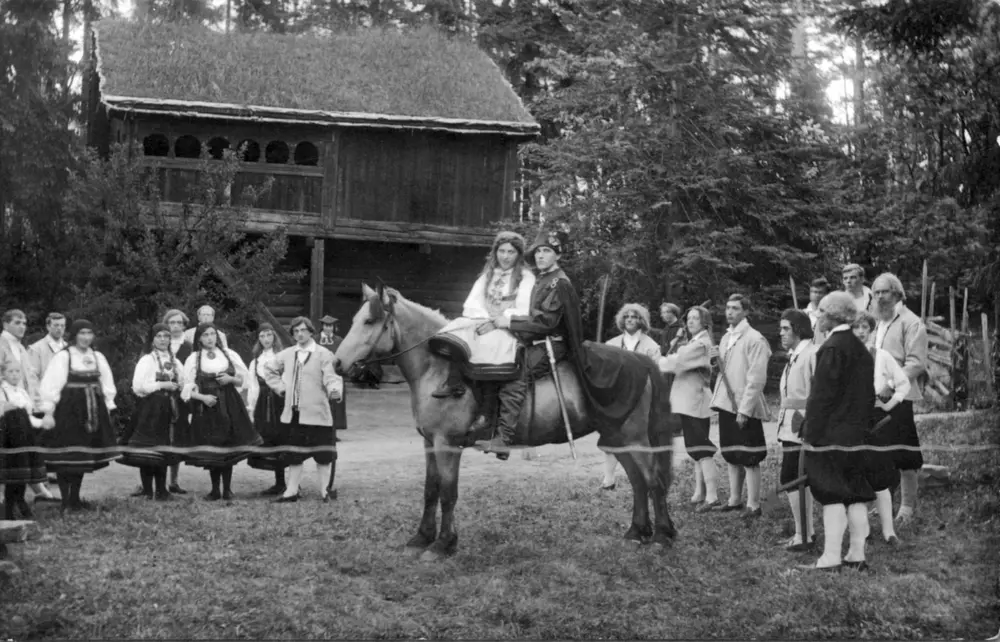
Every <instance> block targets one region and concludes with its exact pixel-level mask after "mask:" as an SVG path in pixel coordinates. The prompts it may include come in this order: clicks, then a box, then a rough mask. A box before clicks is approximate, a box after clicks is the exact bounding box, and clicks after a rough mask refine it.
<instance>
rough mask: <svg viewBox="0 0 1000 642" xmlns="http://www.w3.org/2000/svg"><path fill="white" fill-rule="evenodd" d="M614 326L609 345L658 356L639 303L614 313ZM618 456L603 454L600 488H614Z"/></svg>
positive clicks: (647, 316) (644, 312)
mask: <svg viewBox="0 0 1000 642" xmlns="http://www.w3.org/2000/svg"><path fill="white" fill-rule="evenodd" d="M615 327H617V328H618V331H619V332H621V334H619V335H618V336H617V337H612V338H610V339H608V340H607V341H605V343H607V344H608V345H609V346H615V347H616V348H621V349H622V350H628V351H629V352H638V353H639V354H644V355H646V356H647V357H649V358H651V359H656V358H657V357H659V356H660V344H658V343H657V342H656V341H655V340H654V339H653V338H652V337H651V336H649V334H647V333H648V332H649V329H650V327H651V326H650V323H649V310H647V309H646V306H644V305H640V304H639V303H626V304H625V305H623V306H622V308H621V310H619V311H618V314H616V315H615ZM617 467H618V458H617V457H615V455H614V454H613V453H605V454H604V481H603V482H602V483H601V490H614V488H615V468H617Z"/></svg>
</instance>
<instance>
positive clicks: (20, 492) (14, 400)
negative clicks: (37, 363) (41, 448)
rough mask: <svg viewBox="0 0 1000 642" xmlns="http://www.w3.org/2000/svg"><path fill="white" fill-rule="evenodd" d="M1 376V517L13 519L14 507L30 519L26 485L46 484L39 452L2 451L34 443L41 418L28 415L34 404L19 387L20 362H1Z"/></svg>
mask: <svg viewBox="0 0 1000 642" xmlns="http://www.w3.org/2000/svg"><path fill="white" fill-rule="evenodd" d="M0 377H2V380H0V414H2V416H0V484H3V487H4V512H5V514H4V519H14V518H15V517H14V510H15V508H16V509H17V510H18V511H20V513H21V517H23V518H24V519H31V517H32V511H31V508H30V507H29V506H28V502H26V501H25V500H24V492H25V490H26V488H27V487H28V485H29V484H42V483H45V480H46V473H45V460H44V459H43V458H42V455H41V453H40V452H38V451H33V452H21V453H9V452H5V451H6V450H7V449H12V448H31V447H34V446H37V445H38V440H39V437H40V434H41V430H40V428H41V427H42V420H41V419H39V418H37V417H33V416H32V415H31V413H32V411H33V410H34V404H33V403H32V401H31V395H30V394H28V391H27V390H25V389H24V388H23V387H22V386H21V364H19V363H18V362H16V361H14V360H10V361H7V362H0Z"/></svg>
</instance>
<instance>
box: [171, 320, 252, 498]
mask: <svg viewBox="0 0 1000 642" xmlns="http://www.w3.org/2000/svg"><path fill="white" fill-rule="evenodd" d="M218 336H219V333H218V331H217V330H216V328H215V325H214V324H211V323H202V324H200V325H199V326H198V329H197V330H196V331H195V334H194V347H193V349H194V352H192V353H191V356H189V357H188V359H187V362H186V363H185V364H184V375H183V376H184V388H183V389H182V391H181V398H183V399H184V400H185V401H188V402H189V403H190V407H191V442H192V445H193V446H194V447H196V448H197V447H198V446H209V447H212V448H213V449H220V450H221V452H220V451H219V450H205V451H201V452H195V453H193V454H192V455H190V456H189V457H188V458H187V463H188V464H189V465H191V466H198V467H201V468H207V469H208V471H209V474H210V476H211V479H212V492H210V493H209V494H208V495H207V496H206V497H205V498H206V499H208V500H210V501H215V500H218V499H226V500H230V499H233V491H232V482H233V466H235V465H236V464H237V463H238V462H239V461H240V460H241V459H245V458H246V457H247V456H248V455H249V452H248V451H247V450H244V449H245V448H246V447H248V446H258V445H260V444H261V443H262V442H263V440H262V439H261V438H260V435H258V434H257V432H256V431H255V430H254V427H253V424H252V423H251V421H250V415H249V414H247V409H246V406H244V405H243V398H242V397H241V396H240V391H239V388H240V387H241V386H242V385H243V381H244V380H246V378H247V377H248V376H249V373H248V372H247V367H246V365H244V363H243V360H242V359H240V356H239V355H238V354H236V353H235V352H233V351H232V350H230V349H228V348H221V347H219V346H218V343H217V341H218ZM220 482H221V485H222V489H221V492H220V488H219V486H220Z"/></svg>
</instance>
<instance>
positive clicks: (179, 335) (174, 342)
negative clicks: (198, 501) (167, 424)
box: [133, 309, 222, 495]
mask: <svg viewBox="0 0 1000 642" xmlns="http://www.w3.org/2000/svg"><path fill="white" fill-rule="evenodd" d="M212 317H213V318H215V313H214V312H213V314H212ZM189 321H190V320H189V319H188V316H187V315H186V314H184V312H182V311H181V310H177V309H173V310H167V311H166V312H165V313H164V314H163V318H162V319H161V320H160V323H163V324H165V325H166V326H167V327H168V328H170V351H171V352H172V353H174V356H175V357H177V360H178V361H180V362H181V363H182V364H183V363H187V358H188V357H190V356H191V353H192V352H193V351H194V346H193V341H194V330H195V328H191V336H190V338H188V333H187V332H186V331H185V328H187V325H188V322H189ZM219 335H220V336H221V335H222V332H221V331H220V332H219ZM181 403H182V404H183V406H182V408H183V409H184V410H185V411H186V410H187V403H185V402H183V401H182V402H181ZM169 471H170V485H169V486H168V487H167V490H169V491H170V492H171V493H173V494H175V495H186V494H187V491H186V490H184V489H183V488H181V485H180V483H179V482H178V480H177V478H178V476H179V475H180V471H181V465H180V464H179V463H178V464H171V466H170V468H169ZM139 490H140V491H141V490H142V489H139ZM137 492H138V491H137ZM133 494H135V493H133Z"/></svg>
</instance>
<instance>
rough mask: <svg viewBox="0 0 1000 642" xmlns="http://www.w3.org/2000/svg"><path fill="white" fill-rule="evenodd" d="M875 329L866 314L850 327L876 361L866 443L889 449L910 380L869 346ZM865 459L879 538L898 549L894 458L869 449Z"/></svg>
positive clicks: (889, 358)
mask: <svg viewBox="0 0 1000 642" xmlns="http://www.w3.org/2000/svg"><path fill="white" fill-rule="evenodd" d="M877 326H878V319H876V318H875V316H874V315H872V314H871V313H869V312H861V313H860V314H858V318H857V320H856V321H855V322H854V326H853V329H854V336H856V337H857V338H858V339H860V340H861V343H864V344H865V347H866V348H868V352H869V353H870V354H871V355H872V357H873V358H874V359H875V412H874V416H873V417H872V430H869V431H868V433H867V435H866V438H865V443H866V444H868V445H871V446H891V445H893V440H892V435H893V434H894V433H895V432H896V431H895V427H894V426H893V425H892V424H893V423H894V422H897V421H899V417H900V410H901V409H902V408H901V406H900V404H902V403H903V401H904V400H905V399H906V396H907V395H908V394H910V378H909V376H908V375H907V374H906V371H905V370H903V367H902V366H900V365H899V363H897V362H896V360H895V359H894V358H893V356H892V355H891V354H889V353H888V352H887V351H885V350H882V349H881V348H876V347H875V346H874V345H872V344H871V342H870V339H871V336H872V334H873V333H874V332H875V328H876V327H877ZM887 418H888V421H886V423H884V424H882V425H881V426H880V425H879V422H882V421H883V420H885V419H887ZM865 459H866V460H867V469H866V474H867V477H868V483H869V484H871V487H872V490H874V491H875V512H876V513H878V517H879V522H880V523H881V525H882V539H883V541H885V543H886V544H888V545H889V546H899V538H898V537H896V528H895V524H893V520H892V488H893V487H894V486H896V485H897V484H899V480H900V473H899V470H898V469H897V468H896V463H895V458H894V456H893V453H892V452H889V451H879V450H870V451H867V452H866V453H865Z"/></svg>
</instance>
